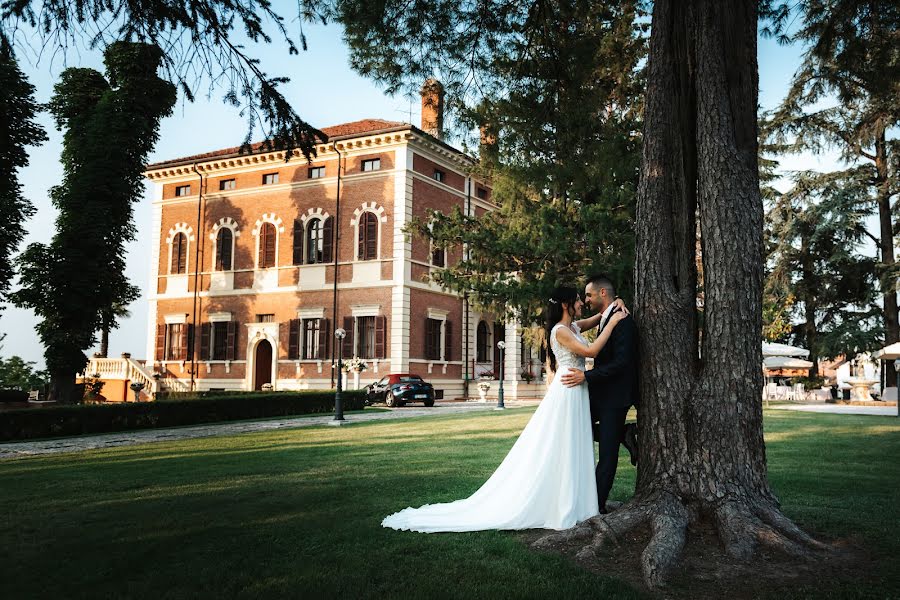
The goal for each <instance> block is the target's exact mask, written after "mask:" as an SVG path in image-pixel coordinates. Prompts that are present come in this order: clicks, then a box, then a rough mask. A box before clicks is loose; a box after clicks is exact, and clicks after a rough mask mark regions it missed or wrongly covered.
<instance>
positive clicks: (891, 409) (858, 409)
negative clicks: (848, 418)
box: [770, 404, 897, 417]
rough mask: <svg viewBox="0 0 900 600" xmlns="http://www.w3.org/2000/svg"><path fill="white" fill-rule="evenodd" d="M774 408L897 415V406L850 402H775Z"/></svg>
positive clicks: (849, 413) (848, 413) (772, 407)
mask: <svg viewBox="0 0 900 600" xmlns="http://www.w3.org/2000/svg"><path fill="white" fill-rule="evenodd" d="M770 408H771V409H772V410H799V411H801V412H814V413H829V414H835V415H881V416H885V417H896V416H897V407H896V406H852V405H849V404H773V405H772V406H771V407H770Z"/></svg>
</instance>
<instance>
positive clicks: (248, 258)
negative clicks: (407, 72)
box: [88, 84, 543, 398]
mask: <svg viewBox="0 0 900 600" xmlns="http://www.w3.org/2000/svg"><path fill="white" fill-rule="evenodd" d="M441 94H442V92H441V91H440V87H439V84H427V85H426V86H425V87H424V88H423V103H422V127H421V128H419V127H415V126H413V125H410V124H407V123H399V122H393V121H385V120H380V119H366V120H362V121H356V122H353V123H345V124H342V125H337V126H334V127H328V128H325V129H324V130H323V131H324V133H326V134H327V135H328V137H329V142H328V143H327V144H320V145H318V146H317V148H316V150H317V156H316V157H315V159H314V160H313V162H311V163H308V162H307V161H306V159H305V158H303V157H302V156H295V157H292V158H291V159H290V160H288V161H285V160H284V154H283V153H282V152H278V151H268V150H266V149H265V148H263V147H262V146H256V147H254V148H253V150H252V152H250V153H243V154H242V153H240V152H239V150H238V149H237V148H230V149H225V150H218V151H214V152H209V153H206V154H201V155H197V156H188V157H184V158H178V159H173V160H166V161H163V162H159V163H155V164H151V165H149V166H148V167H147V170H146V177H147V178H148V179H149V180H150V181H152V182H153V183H154V184H156V185H155V195H154V198H153V222H152V228H153V253H152V261H151V265H150V271H151V272H150V282H151V285H150V289H151V290H154V291H155V294H151V295H150V298H149V303H150V311H149V314H150V317H149V323H148V342H147V348H146V352H147V354H146V356H147V360H146V361H133V360H131V359H128V361H127V362H128V363H130V366H128V365H126V368H124V369H119V370H120V371H122V372H125V371H129V369H130V372H131V375H130V376H128V378H131V379H137V380H141V381H148V388H150V387H152V388H153V391H158V390H166V389H170V390H190V389H197V390H207V389H223V390H259V389H263V386H265V387H266V388H268V387H269V385H271V386H272V387H273V388H274V389H315V388H330V387H333V385H334V377H335V375H336V373H335V370H333V369H332V364H333V363H332V361H333V359H334V357H335V356H336V348H335V337H334V330H335V329H336V327H342V328H343V329H345V330H346V332H347V337H346V339H344V341H343V347H342V354H343V356H344V358H345V359H346V358H349V357H359V358H362V359H364V360H365V361H366V362H367V363H368V365H369V369H368V370H366V371H364V372H363V373H362V375H361V381H360V385H363V384H365V383H369V382H371V381H376V380H378V379H380V378H381V377H383V376H384V375H386V374H388V373H397V372H413V373H417V374H419V375H421V376H422V377H424V378H425V379H426V380H427V381H430V382H431V383H433V384H434V386H435V388H436V389H438V390H441V391H442V392H443V395H444V397H445V398H456V397H461V396H463V395H464V388H465V387H466V386H465V382H466V381H467V380H470V379H473V378H475V377H476V376H478V375H481V374H482V373H487V372H492V373H496V372H499V362H498V361H499V356H498V354H499V352H498V350H497V341H499V340H500V339H504V340H505V341H506V360H505V361H504V362H505V369H504V377H505V378H506V379H507V385H506V386H505V392H506V394H508V395H509V396H510V397H512V398H514V397H517V396H520V397H521V396H529V397H531V396H535V395H537V396H540V395H542V392H541V390H542V388H543V386H542V384H536V383H533V384H528V383H526V382H525V381H523V380H522V372H523V368H524V369H525V370H529V369H530V370H531V372H532V373H534V374H535V375H538V374H539V371H540V365H539V364H538V361H537V359H536V357H533V356H532V352H531V351H530V350H528V349H526V348H524V347H523V345H522V343H521V333H520V331H519V328H518V327H517V326H516V325H515V324H512V323H509V324H505V325H501V324H500V323H498V322H495V320H494V318H493V317H492V315H490V314H480V313H478V312H477V311H475V310H473V309H472V308H470V307H469V306H468V304H467V303H466V302H465V301H464V300H463V298H461V297H460V296H458V295H456V294H453V293H449V292H447V291H444V290H442V289H441V288H440V287H438V286H436V285H434V284H432V283H429V282H428V281H427V280H426V277H427V275H428V273H429V271H430V270H431V269H433V268H435V267H440V266H443V265H444V264H445V263H446V262H447V261H450V262H451V263H452V261H456V260H459V258H460V257H461V249H460V248H448V249H447V250H442V249H437V248H432V247H431V245H430V243H429V241H428V240H427V239H423V238H421V237H410V236H409V235H407V234H405V233H404V227H405V226H406V225H407V223H408V222H409V221H410V219H412V218H414V217H418V218H423V219H424V218H425V217H426V216H427V211H428V210H429V209H432V210H438V211H443V212H446V211H449V210H451V209H452V208H453V207H456V206H458V207H460V208H461V209H462V210H464V211H466V212H467V213H468V214H474V215H480V214H484V213H485V212H487V211H490V210H493V209H494V205H493V204H492V203H491V190H490V187H489V185H488V182H485V181H479V180H477V179H475V178H473V177H472V176H470V171H471V166H472V165H473V164H474V161H475V159H473V158H472V157H469V156H467V155H465V154H463V153H462V152H461V151H459V150H457V149H456V148H453V147H452V146H450V145H448V144H447V143H446V142H444V141H442V140H441V121H442V115H441V110H442V106H441V105H442V102H443V98H442V97H441ZM98 360H101V361H102V360H103V359H94V362H97V361H98ZM106 360H107V362H110V361H118V359H106ZM113 370H115V369H114V368H112V366H111V365H107V366H105V367H104V365H102V364H97V365H95V364H92V365H91V366H89V367H88V371H105V372H106V374H103V373H101V375H103V377H104V378H105V379H107V378H108V379H113V378H116V377H114V376H113V375H112V374H111V372H112V371H113ZM154 374H155V377H154V380H153V381H152V382H150V380H149V379H148V376H154ZM266 384H269V385H266ZM351 385H352V380H351ZM472 388H473V389H471V390H469V394H470V395H475V390H474V386H472ZM148 391H150V390H149V389H148ZM493 394H496V384H494V386H493V390H492V395H493Z"/></svg>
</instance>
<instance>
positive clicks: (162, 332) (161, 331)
mask: <svg viewBox="0 0 900 600" xmlns="http://www.w3.org/2000/svg"><path fill="white" fill-rule="evenodd" d="M165 358H166V325H165V323H161V324H159V325H157V326H156V360H164V359H165Z"/></svg>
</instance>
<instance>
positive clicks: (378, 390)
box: [366, 373, 434, 406]
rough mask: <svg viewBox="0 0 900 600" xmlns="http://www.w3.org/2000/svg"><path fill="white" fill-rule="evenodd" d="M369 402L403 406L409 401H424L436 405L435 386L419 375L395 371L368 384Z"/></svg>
mask: <svg viewBox="0 0 900 600" xmlns="http://www.w3.org/2000/svg"><path fill="white" fill-rule="evenodd" d="M366 401H367V402H368V403H369V404H372V403H374V402H384V403H385V404H387V405H388V406H403V405H404V404H406V403H407V402H424V403H425V406H434V387H433V386H432V385H431V384H430V383H427V382H425V381H424V380H423V379H422V378H421V377H419V376H418V375H412V374H410V373H395V374H392V375H385V376H384V377H382V378H381V379H380V380H379V381H376V382H375V383H372V384H369V385H367V386H366Z"/></svg>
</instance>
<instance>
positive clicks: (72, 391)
mask: <svg viewBox="0 0 900 600" xmlns="http://www.w3.org/2000/svg"><path fill="white" fill-rule="evenodd" d="M77 392H78V386H76V385H75V374H74V373H71V372H69V371H66V370H62V369H53V370H51V371H50V390H49V392H48V398H47V399H48V400H52V401H54V402H58V403H60V404H77V403H78V402H80V401H81V398H80V397H79V396H78V395H77Z"/></svg>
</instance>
